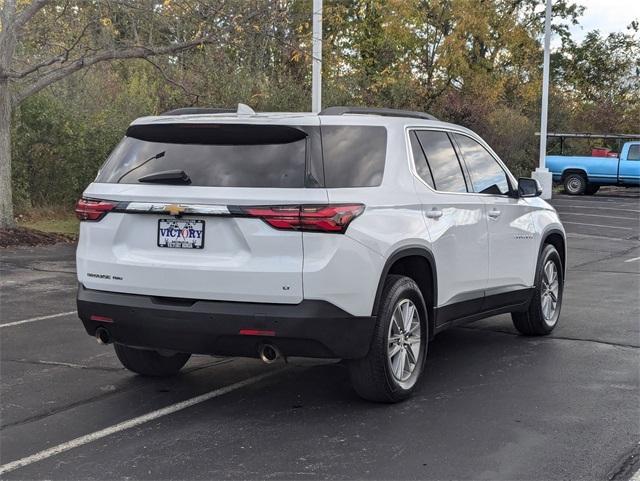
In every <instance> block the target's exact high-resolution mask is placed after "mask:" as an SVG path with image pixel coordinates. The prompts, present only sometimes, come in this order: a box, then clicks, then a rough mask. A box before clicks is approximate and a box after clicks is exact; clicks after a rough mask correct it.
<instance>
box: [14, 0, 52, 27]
mask: <svg viewBox="0 0 640 481" xmlns="http://www.w3.org/2000/svg"><path fill="white" fill-rule="evenodd" d="M50 1H51V0H33V2H31V3H30V4H29V5H28V6H27V7H25V8H24V9H23V10H22V11H21V12H20V13H19V14H18V16H17V17H16V20H15V22H14V23H13V28H14V29H15V30H16V32H18V31H19V30H20V29H21V28H22V27H24V25H25V24H26V23H27V22H28V21H29V20H31V18H33V16H34V15H35V14H36V13H38V12H39V11H40V10H41V9H42V8H43V7H44V6H45V5H46V4H47V3H49V2H50Z"/></svg>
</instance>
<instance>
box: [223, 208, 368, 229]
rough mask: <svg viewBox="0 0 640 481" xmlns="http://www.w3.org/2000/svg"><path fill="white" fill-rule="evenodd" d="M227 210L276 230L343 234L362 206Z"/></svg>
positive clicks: (359, 212) (360, 212)
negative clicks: (259, 220) (264, 223)
mask: <svg viewBox="0 0 640 481" xmlns="http://www.w3.org/2000/svg"><path fill="white" fill-rule="evenodd" d="M229 210H230V211H235V212H236V213H238V214H240V215H244V216H247V217H256V218H259V219H262V220H263V221H264V222H266V223H267V224H269V225H270V226H271V227H274V228H276V229H282V230H298V231H309V232H335V233H338V234H344V232H345V231H346V230H347V227H348V226H349V224H350V223H351V221H352V220H353V219H355V218H356V217H358V216H359V215H360V214H362V212H363V211H364V205H362V204H329V205H269V206H249V207H246V206H237V207H230V208H229Z"/></svg>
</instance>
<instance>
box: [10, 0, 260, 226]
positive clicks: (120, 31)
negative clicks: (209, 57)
mask: <svg viewBox="0 0 640 481" xmlns="http://www.w3.org/2000/svg"><path fill="white" fill-rule="evenodd" d="M18 4H20V5H18ZM23 4H24V6H22V7H21V8H20V6H21V5H23ZM0 8H1V9H0V24H1V30H0V228H5V227H10V226H12V225H13V223H14V219H13V200H12V189H11V142H10V135H11V134H10V133H11V116H12V111H13V109H15V108H16V106H18V105H19V104H20V102H22V101H23V100H25V99H26V98H28V97H30V96H32V95H34V94H36V93H37V92H39V91H41V90H42V89H44V88H45V87H48V86H49V85H51V84H53V83H55V82H58V81H60V80H62V79H64V78H66V77H68V76H69V75H71V74H73V73H75V72H77V71H79V70H82V69H86V68H88V67H91V66H92V65H96V64H99V63H102V62H109V61H114V60H124V59H133V58H143V59H150V58H151V57H154V56H159V55H164V56H167V55H169V56H172V57H174V58H175V59H177V58H178V56H179V55H180V54H181V53H182V52H184V51H186V50H189V49H194V48H198V47H204V45H207V44H212V43H216V42H222V41H223V39H224V38H225V37H226V36H228V35H229V34H230V33H231V32H233V31H234V30H236V29H238V27H239V25H240V24H241V23H247V22H250V21H251V20H253V19H255V17H257V16H258V15H259V13H260V10H258V9H257V8H254V6H253V2H251V4H249V3H248V2H247V3H245V2H235V3H234V2H229V3H228V4H227V3H226V2H224V1H222V0H220V1H209V2H203V1H200V0H178V1H173V2H172V1H170V0H164V1H161V0H136V1H135V2H130V1H128V0H30V2H16V0H4V4H3V6H2V7H0Z"/></svg>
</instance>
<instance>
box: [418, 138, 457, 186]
mask: <svg viewBox="0 0 640 481" xmlns="http://www.w3.org/2000/svg"><path fill="white" fill-rule="evenodd" d="M416 135H417V137H418V140H419V141H420V145H421V146H422V150H423V151H424V154H425V156H426V157H427V162H428V164H429V167H430V168H431V173H432V174H433V182H434V184H435V188H436V189H437V190H441V191H443V192H467V184H466V183H465V180H464V175H463V174H462V168H461V167H460V162H459V161H458V156H457V155H456V151H455V150H454V148H453V145H452V144H451V140H449V136H448V135H447V133H446V132H437V131H432V130H418V131H416ZM416 168H417V167H416Z"/></svg>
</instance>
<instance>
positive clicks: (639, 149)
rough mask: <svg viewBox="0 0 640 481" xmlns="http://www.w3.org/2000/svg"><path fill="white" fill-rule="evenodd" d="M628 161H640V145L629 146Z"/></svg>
mask: <svg viewBox="0 0 640 481" xmlns="http://www.w3.org/2000/svg"><path fill="white" fill-rule="evenodd" d="M627 160H640V144H633V145H630V146H629V153H628V154H627Z"/></svg>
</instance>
